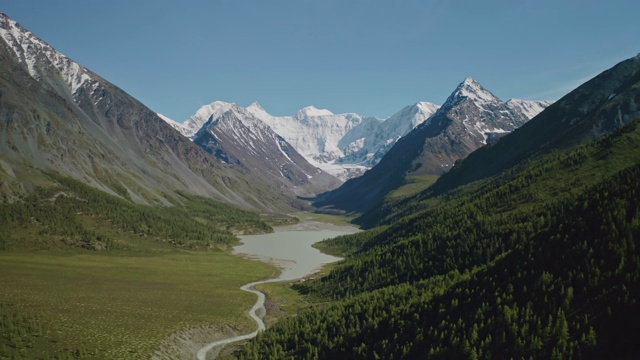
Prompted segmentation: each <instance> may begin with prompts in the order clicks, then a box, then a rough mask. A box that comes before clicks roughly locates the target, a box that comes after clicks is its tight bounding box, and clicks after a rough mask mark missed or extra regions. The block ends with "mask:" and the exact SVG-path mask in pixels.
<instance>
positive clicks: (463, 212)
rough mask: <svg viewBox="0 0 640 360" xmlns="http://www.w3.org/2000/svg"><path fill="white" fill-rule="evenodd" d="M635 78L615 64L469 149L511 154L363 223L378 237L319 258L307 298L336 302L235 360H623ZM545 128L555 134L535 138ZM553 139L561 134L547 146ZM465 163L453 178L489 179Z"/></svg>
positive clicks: (636, 158) (632, 248)
mask: <svg viewBox="0 0 640 360" xmlns="http://www.w3.org/2000/svg"><path fill="white" fill-rule="evenodd" d="M638 68H640V61H638V58H634V59H631V60H628V61H626V62H623V63H622V64H620V65H618V66H617V67H614V68H613V69H612V70H609V71H607V72H605V73H603V75H604V74H606V76H607V77H606V79H607V81H604V80H603V79H605V78H603V75H600V76H599V77H598V78H596V79H599V80H598V81H596V82H593V81H591V82H589V83H587V84H586V85H588V86H587V87H584V86H583V87H580V88H579V89H577V90H576V91H575V92H572V93H571V94H569V95H568V96H567V97H565V98H564V99H563V101H561V102H560V105H559V106H560V107H559V108H556V110H553V109H552V108H553V106H552V107H551V108H550V110H547V111H545V112H543V113H542V114H541V115H540V116H539V117H538V118H535V119H534V120H532V121H531V122H530V123H529V124H527V125H525V127H523V128H521V130H517V131H516V132H514V133H513V134H511V135H508V136H506V137H504V138H503V139H502V140H500V141H499V142H498V143H497V144H496V145H495V146H494V147H488V148H484V149H485V150H481V151H483V152H484V154H489V153H491V151H493V150H491V149H493V148H498V146H503V147H504V146H506V145H502V144H508V145H509V144H510V145H511V147H512V148H513V152H511V153H508V154H504V155H503V157H502V158H498V159H496V160H495V162H496V164H498V165H496V167H495V168H493V169H490V170H487V172H474V171H471V170H465V171H463V172H461V173H460V174H463V175H464V174H469V177H467V178H465V177H452V176H453V175H445V176H443V177H441V178H440V179H439V180H438V182H437V183H436V185H434V186H432V187H431V188H430V189H427V190H426V191H423V192H421V193H420V194H418V195H416V196H414V197H410V198H408V199H404V200H401V201H399V202H390V203H388V204H387V206H386V207H385V208H383V209H382V210H381V211H379V212H377V213H375V215H376V216H372V214H374V213H370V214H369V216H370V217H369V219H368V220H369V223H368V225H370V226H372V225H381V226H380V227H378V228H374V229H372V230H369V231H367V232H364V233H359V234H357V235H353V236H345V237H340V238H337V239H333V240H330V241H327V242H325V243H324V244H322V245H321V246H322V247H324V248H328V249H330V250H332V251H333V252H343V253H345V254H347V255H348V257H347V259H346V260H345V261H344V262H343V263H341V264H340V265H339V266H337V267H336V268H335V269H334V270H333V271H332V272H331V274H330V275H329V276H327V277H325V278H323V279H322V281H317V282H313V283H305V286H304V287H303V290H304V291H309V292H312V293H314V294H315V295H316V296H319V297H324V298H325V299H332V300H333V301H332V302H331V303H330V305H327V306H325V307H323V308H321V309H316V310H309V311H307V312H305V313H303V314H301V315H300V316H298V317H296V318H292V319H288V320H286V321H284V322H282V323H281V324H278V325H276V326H275V327H274V328H273V330H271V331H267V332H266V333H265V334H263V335H261V336H260V337H258V338H257V339H256V340H255V341H252V342H250V343H249V344H248V345H247V346H246V347H245V348H244V349H243V351H242V353H241V358H287V357H293V358H302V359H305V358H309V359H317V358H320V359H335V358H361V359H371V358H382V359H396V358H407V359H410V358H424V357H426V356H431V357H434V358H486V359H491V358H510V357H513V358H522V357H524V358H539V359H548V358H557V359H561V358H562V359H564V358H602V357H603V356H605V355H606V357H610V356H613V357H614V358H633V357H634V355H637V353H638V352H639V351H640V349H639V346H638V345H637V342H636V341H633V340H631V339H637V338H638V336H639V335H640V327H638V325H637V324H638V321H639V319H638V315H637V314H639V313H640V312H639V310H640V309H639V305H638V302H637V299H638V298H639V297H638V295H640V294H638V289H640V283H639V282H640V244H639V243H638V241H639V239H640V210H639V200H638V199H640V197H638V193H639V190H640V189H639V187H640V185H639V184H638V182H637V178H638V175H640V117H639V116H638V115H637V114H636V111H637V109H636V107H635V105H634V104H636V103H637V102H636V98H637V93H638V92H637V90H638V86H637V85H636V84H637V83H638V78H637V74H638V71H637V69H638ZM613 90H615V91H619V93H617V94H616V95H614V96H610V95H611V94H612V91H613ZM605 93H606V94H607V95H606V96H604V95H602V94H605ZM598 94H600V95H602V96H604V100H602V96H600V95H598ZM567 99H574V101H569V100H567ZM589 99H591V100H589ZM571 104H573V105H572V106H575V108H574V109H572V108H570V107H569V105H571ZM554 106H556V105H554ZM563 107H566V108H563ZM558 109H560V110H558ZM549 111H551V114H553V113H554V111H557V113H556V114H561V115H563V116H564V117H561V118H557V119H555V122H554V120H553V119H552V116H551V115H548V114H547V115H545V113H547V112H549ZM567 114H569V115H571V114H573V115H575V116H573V117H570V116H569V115H567ZM576 114H577V115H576ZM611 114H614V116H613V117H612V116H611ZM543 115H544V116H543ZM540 119H543V120H540ZM544 119H547V120H544ZM616 119H620V121H617V120H616ZM565 122H566V124H569V126H568V127H567V125H566V124H565ZM547 123H553V124H556V125H557V124H560V125H558V126H557V127H555V128H552V129H550V130H553V131H551V134H548V131H549V129H548V128H547V129H542V130H540V129H536V130H535V131H533V130H531V129H532V128H531V127H532V126H535V124H538V125H540V124H542V125H545V124H547ZM623 123H627V125H622V124H623ZM609 124H610V125H611V126H609ZM563 127H566V128H567V131H569V130H571V131H570V133H571V135H566V136H565V137H562V136H559V134H562V133H561V132H560V133H556V132H554V131H560V129H561V128H563ZM526 128H529V130H527V129H526ZM616 128H617V130H614V131H613V132H611V131H612V130H613V129H616ZM522 131H526V132H525V134H527V133H528V134H529V136H531V137H533V138H535V137H536V136H537V140H535V141H532V142H531V143H529V146H530V147H529V148H527V147H526V146H524V145H523V146H522V147H521V146H520V145H519V143H518V144H516V143H517V142H515V143H514V141H513V140H510V139H511V138H512V137H513V138H516V139H518V138H519V137H522V136H523V135H518V134H522ZM534 135H536V136H534ZM594 138H595V139H596V140H593V139H594ZM511 147H510V148H511ZM475 154H476V153H474V154H472V155H470V156H469V157H468V158H467V159H465V160H464V161H462V163H460V164H458V165H459V166H460V169H463V170H464V169H484V168H485V167H490V166H489V165H486V158H485V157H484V156H479V155H475ZM509 159H511V160H509ZM509 161H514V163H509ZM458 165H457V166H456V167H458ZM483 165H485V166H484V167H483ZM466 171H468V172H466ZM474 174H475V175H474ZM472 175H473V176H472ZM450 176H451V177H450ZM465 176H466V175H465ZM447 178H448V180H447ZM452 179H453V180H452ZM472 180H474V181H472ZM456 181H459V182H456Z"/></svg>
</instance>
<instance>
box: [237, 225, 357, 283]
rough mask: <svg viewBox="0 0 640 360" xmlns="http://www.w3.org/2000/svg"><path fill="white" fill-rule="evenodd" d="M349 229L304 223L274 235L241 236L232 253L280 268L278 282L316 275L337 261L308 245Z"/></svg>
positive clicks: (282, 229) (349, 232)
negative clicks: (321, 268) (240, 243)
mask: <svg viewBox="0 0 640 360" xmlns="http://www.w3.org/2000/svg"><path fill="white" fill-rule="evenodd" d="M357 231H358V229H356V228H354V227H352V226H336V225H331V224H325V223H318V222H304V223H300V224H296V225H293V226H286V227H281V228H276V229H275V232H274V233H271V234H262V235H246V236H241V237H240V240H241V241H242V243H243V244H242V245H238V246H236V247H235V248H234V253H235V254H239V255H245V256H248V257H251V258H255V259H259V260H262V261H265V262H269V263H272V264H275V265H276V266H278V267H280V268H281V270H282V273H281V274H280V276H279V277H278V280H293V279H299V278H302V277H304V276H306V275H309V274H312V273H313V272H315V271H317V270H318V269H319V268H320V267H321V266H322V265H324V264H328V263H332V262H335V261H338V260H341V259H340V258H338V257H335V256H331V255H326V254H323V253H321V252H320V250H318V249H316V248H313V247H312V246H311V245H313V244H315V243H317V242H319V241H322V240H324V239H330V238H334V237H336V236H340V235H345V234H352V233H354V232H357Z"/></svg>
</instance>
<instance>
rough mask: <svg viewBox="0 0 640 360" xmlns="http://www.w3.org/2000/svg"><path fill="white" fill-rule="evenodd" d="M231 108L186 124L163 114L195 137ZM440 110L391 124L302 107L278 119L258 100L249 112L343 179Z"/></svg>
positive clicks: (206, 109) (428, 108) (209, 111)
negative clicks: (207, 124)
mask: <svg viewBox="0 0 640 360" xmlns="http://www.w3.org/2000/svg"><path fill="white" fill-rule="evenodd" d="M232 106H233V107H236V108H241V107H239V106H238V105H236V104H231V103H225V102H222V101H216V102H214V103H212V104H210V105H205V106H203V107H201V108H200V109H199V110H198V112H197V113H196V114H195V115H193V116H192V117H190V118H189V119H187V121H185V122H184V123H183V124H181V123H177V122H175V121H173V120H171V119H168V118H166V117H164V116H161V115H160V114H159V116H161V117H162V118H164V119H165V121H167V123H169V124H170V125H171V126H173V127H174V128H176V129H177V130H178V131H180V132H181V133H182V134H183V135H185V136H188V137H191V138H193V136H194V135H195V131H194V129H195V128H197V127H198V126H200V127H201V126H202V125H200V124H204V122H206V120H204V119H205V118H207V119H208V118H211V117H214V118H216V117H218V116H219V115H220V114H222V113H224V112H225V111H227V110H229V109H230V108H231V107H232ZM437 109H438V106H437V105H434V104H431V103H428V102H420V103H417V104H415V105H412V106H408V107H406V108H404V109H403V110H401V111H400V112H398V113H397V114H394V115H393V116H391V117H390V118H388V119H386V120H381V119H378V118H374V117H364V116H362V115H359V114H356V113H344V114H334V113H333V112H331V111H329V110H326V109H318V108H316V107H314V106H307V107H305V108H303V109H300V110H299V111H297V112H296V113H295V114H294V115H292V116H273V115H271V114H269V113H268V112H267V111H266V110H265V109H264V108H263V107H262V106H261V105H260V104H258V103H257V102H256V103H253V104H251V105H250V106H248V107H247V108H246V109H244V110H245V111H246V112H248V113H249V114H252V115H253V116H254V117H256V118H258V119H260V120H261V121H263V122H264V123H265V124H267V125H268V126H269V127H271V129H273V131H275V132H276V133H277V134H278V135H280V136H282V138H283V139H285V140H286V141H287V142H288V143H290V144H291V145H292V146H293V147H294V148H295V149H296V151H297V152H299V153H300V154H301V155H302V156H304V157H305V158H306V159H307V161H309V162H310V163H311V164H313V165H314V166H317V167H319V168H321V169H323V170H324V171H326V172H328V173H330V174H332V175H334V176H337V177H338V178H340V179H341V180H343V181H344V180H347V179H349V178H352V177H355V176H359V175H361V174H362V173H364V172H365V171H366V170H368V169H369V168H371V167H372V166H373V165H375V164H376V163H377V162H378V161H379V160H380V159H381V158H382V156H383V155H384V154H385V153H386V152H387V151H388V150H389V149H390V148H391V147H392V146H393V144H394V143H395V142H396V141H397V140H398V139H399V138H401V137H402V136H404V135H406V134H407V133H408V132H409V131H411V130H412V129H413V128H414V127H415V126H417V125H418V124H420V123H422V122H424V121H425V120H426V119H427V118H429V116H431V114H433V112H434V111H435V110H437Z"/></svg>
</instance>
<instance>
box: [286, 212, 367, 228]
mask: <svg viewBox="0 0 640 360" xmlns="http://www.w3.org/2000/svg"><path fill="white" fill-rule="evenodd" d="M293 216H295V217H297V218H299V219H300V220H303V221H317V222H324V223H329V224H333V225H338V226H347V225H348V226H356V225H353V224H351V223H350V221H351V220H353V218H354V216H348V215H333V214H320V213H312V212H299V213H295V214H293Z"/></svg>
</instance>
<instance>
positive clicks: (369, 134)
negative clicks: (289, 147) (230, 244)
mask: <svg viewBox="0 0 640 360" xmlns="http://www.w3.org/2000/svg"><path fill="white" fill-rule="evenodd" d="M438 108H440V107H439V106H438V105H435V104H432V103H430V102H426V101H423V102H419V103H417V104H414V105H410V106H406V107H405V108H403V109H402V110H400V111H399V112H397V113H395V114H393V115H392V116H391V117H389V118H388V119H386V120H384V121H380V120H377V119H376V120H377V121H371V122H364V121H363V122H362V123H361V124H360V125H359V126H358V127H356V128H354V129H353V130H351V131H349V132H348V133H347V134H345V136H344V137H343V138H342V139H341V140H340V142H339V144H338V145H339V146H340V148H341V149H342V150H343V152H344V156H343V157H342V158H340V159H338V160H337V161H336V162H337V163H339V164H358V165H362V166H364V167H366V168H371V167H373V166H374V165H376V164H377V163H378V162H379V161H380V159H382V157H383V156H384V154H386V153H387V151H389V149H391V147H393V145H394V144H395V143H396V141H398V140H399V139H400V138H401V137H403V136H405V135H406V134H408V133H409V132H410V131H411V130H413V129H414V128H415V127H416V126H418V125H420V124H422V123H423V122H425V121H427V119H429V117H431V115H433V113H434V112H435V111H436V110H438Z"/></svg>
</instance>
